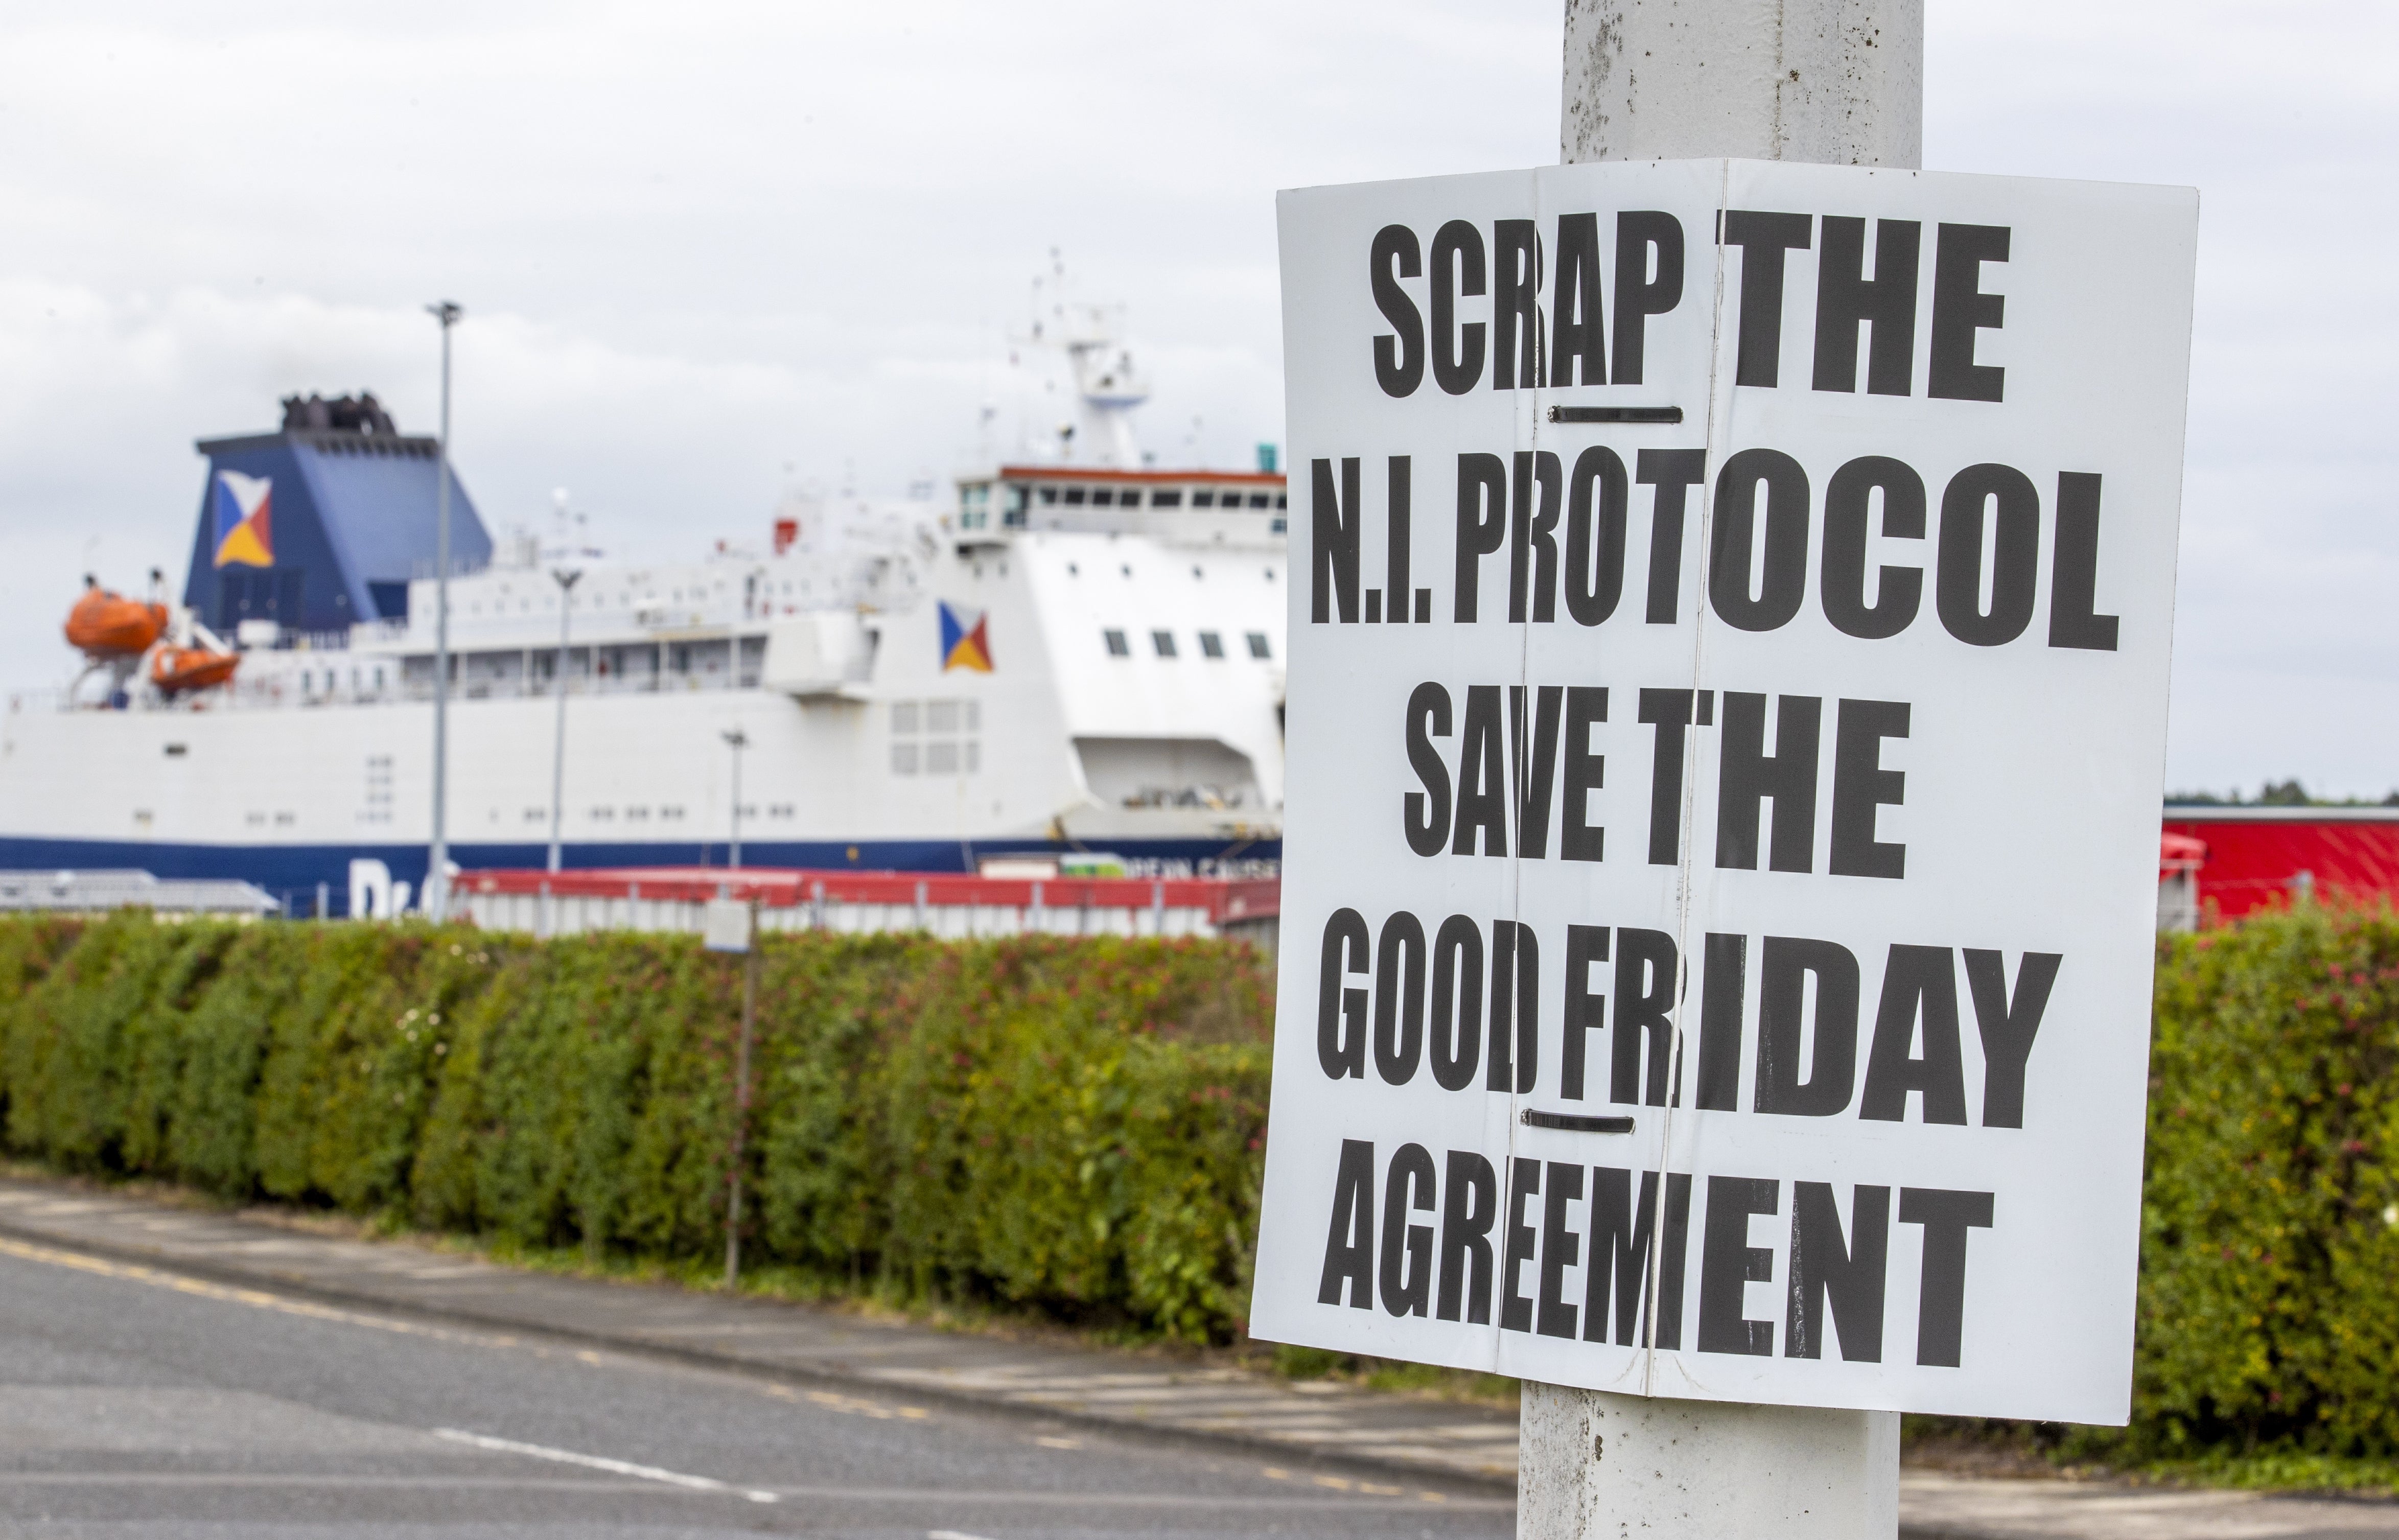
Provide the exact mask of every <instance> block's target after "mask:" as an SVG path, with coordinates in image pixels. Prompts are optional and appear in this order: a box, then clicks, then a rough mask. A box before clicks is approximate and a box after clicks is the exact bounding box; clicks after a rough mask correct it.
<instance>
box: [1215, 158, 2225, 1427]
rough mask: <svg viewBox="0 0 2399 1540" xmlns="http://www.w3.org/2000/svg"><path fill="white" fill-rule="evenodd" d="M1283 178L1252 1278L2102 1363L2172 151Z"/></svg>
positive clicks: (2132, 1108)
mask: <svg viewBox="0 0 2399 1540" xmlns="http://www.w3.org/2000/svg"><path fill="white" fill-rule="evenodd" d="M1280 211H1281V241H1282V257H1283V268H1284V292H1285V312H1284V322H1285V338H1284V342H1285V358H1286V360H1287V368H1288V369H1289V371H1290V381H1289V399H1290V418H1291V429H1290V431H1291V440H1292V450H1293V459H1294V472H1295V476H1296V478H1297V480H1298V481H1299V486H1298V488H1296V489H1295V490H1297V491H1299V492H1300V493H1301V507H1300V508H1296V509H1295V510H1294V511H1295V512H1297V513H1299V515H1300V516H1299V518H1298V520H1296V521H1295V523H1294V532H1293V536H1294V547H1295V548H1294V562H1293V564H1292V576H1293V581H1292V583H1291V585H1290V588H1291V602H1292V604H1293V615H1292V633H1291V634H1292V639H1293V640H1292V644H1291V655H1290V674H1289V679H1290V690H1289V725H1288V729H1287V731H1288V754H1289V763H1290V766H1291V782H1290V793H1289V806H1288V808H1287V810H1286V813H1287V828H1288V831H1289V832H1288V835H1287V839H1286V844H1285V856H1286V875H1285V889H1284V898H1283V912H1284V925H1285V934H1284V945H1283V949H1282V954H1281V965H1280V966H1281V1009H1280V1012H1279V1020H1280V1021H1281V1031H1280V1032H1279V1033H1278V1036H1277V1043H1276V1050H1275V1052H1276V1063H1275V1096H1274V1103H1273V1114H1272V1124H1271V1128H1270V1131H1269V1136H1268V1141H1267V1182H1266V1190H1265V1203H1264V1210H1263V1213H1262V1217H1261V1226H1260V1236H1259V1261H1258V1270H1257V1283H1256V1291H1255V1298H1254V1311H1253V1317H1252V1327H1251V1329H1252V1331H1253V1334H1254V1335H1257V1336H1260V1337H1263V1338H1267V1339H1268V1340H1282V1341H1291V1342H1299V1343H1308V1344H1316V1345H1321V1346H1325V1347H1329V1348H1334V1349H1335V1350H1340V1351H1349V1352H1358V1353H1366V1354H1373V1355H1375V1356H1378V1357H1386V1358H1403V1359H1415V1360H1418V1361H1425V1362H1431V1363H1442V1364H1450V1365H1454V1366H1457V1367H1464V1368H1477V1369H1487V1370H1496V1371H1500V1372H1505V1373H1511V1374H1515V1375H1520V1376H1524V1377H1530V1378H1538V1379H1543V1380H1549V1381H1552V1382H1555V1383H1560V1384H1568V1385H1585V1386H1589V1387H1592V1388H1601V1389H1613V1390H1625V1391H1634V1392H1643V1393H1648V1394H1654V1395H1666V1396H1682V1397H1702V1398H1723V1399H1731V1400H1742V1401H1752V1402H1765V1403H1780V1404H1793V1405H1818V1406H1861V1407H1873V1408H1882V1409H1891V1410H1906V1411H1922V1412H1950V1413H1956V1414H1962V1415H2006V1416H2034V1417H2044V1418H2060V1419H2068V1420H2087V1421H2109V1420H2121V1416H2122V1415H2123V1412H2124V1408H2125V1403H2126V1400H2127V1381H2128V1372H2129V1363H2130V1352H2131V1325H2132V1290H2133V1282H2134V1268H2135V1260H2136V1250H2135V1248H2136V1239H2137V1230H2136V1225H2137V1208H2138V1182H2139V1160H2140V1145H2141V1137H2140V1136H2141V1126H2142V1108H2143V1098H2144V1095H2145V1078H2146V1024H2147V1016H2146V1007H2147V997H2148V983H2147V971H2148V953H2149V942H2148V927H2149V925H2150V917H2151V913H2152V904H2153V898H2154V895H2153V892H2152V890H2151V888H2150V884H2151V883H2152V881H2153V878H2154V867H2153V859H2154V848H2153V846H2154V840H2155V831H2156V827H2157V825H2156V818H2157V807H2158V797H2159V790H2160V777H2161V773H2162V743H2163V725H2164V684H2165V677H2166V663H2167V651H2166V649H2167V643H2168V641H2169V637H2170V626H2171V615H2172V581H2173V556H2174V537H2175V520H2176V516H2177V511H2178V507H2179V493H2180V483H2179V465H2180V445H2181V433H2182V392H2183V386H2184V380H2185V376H2186V373H2187V368H2188V351H2189V290H2190V272H2191V266H2192V260H2191V259H2192V250H2193V246H2194V239H2195V206H2194V204H2193V201H2192V199H2191V196H2190V195H2189V193H2188V192H2185V191H2181V190H2175V189H2159V188H2139V187H2110V186H2101V185H2096V184H2088V183H2057V182H2027V181H2022V180H2017V179H2004V178H1977V177H1955V176H1934V175H1925V174H1922V173H1912V172H1889V171H1877V170H1866V169H1854V168H1823V167H1800V166H1785V165H1768V164H1763V163H1755V162H1723V161H1711V162H1659V163H1642V164H1624V163H1617V164H1601V165H1586V166H1578V167H1564V168H1554V169H1543V170H1540V171H1536V172H1515V173H1506V174H1500V175H1493V176H1486V177H1453V178H1440V179H1429V180H1426V181H1421V182H1394V183H1386V184H1380V185H1375V186H1367V187H1347V188H1320V189H1312V190H1309V191H1308V192H1304V193H1296V194H1286V195H1284V196H1283V198H1282V200H1281V210H1280ZM1720 234H1721V236H1722V237H1723V238H1722V239H1719V238H1718V236H1719V235H1720ZM1911 254H1912V256H1913V264H1912V266H1911V263H1910V258H1911ZM1777 276H1779V277H1780V279H1781V280H1782V281H1781V286H1780V293H1779V295H1778V294H1775V293H1774V292H1772V285H1771V284H1769V282H1768V279H1769V277H1777ZM1845 334H1846V341H1845V340H1844V337H1845ZM1903 344H1904V345H1903ZM1845 360H1846V362H1845ZM1845 369H1846V376H1845V373H1844V370H1845ZM1558 403H1563V404H1568V405H1574V406H1600V407H1637V408H1647V409H1655V408H1658V407H1661V406H1672V407H1677V408H1680V409H1682V412H1683V415H1684V419H1685V420H1684V421H1683V422H1681V423H1676V424H1666V423H1658V422H1652V421H1643V422H1637V423H1622V424H1601V425H1594V424H1591V423H1585V422H1575V423H1552V422H1550V421H1549V418H1548V414H1547V410H1546V409H1547V408H1548V407H1549V406H1550V405H1552V404H1558ZM1911 489H1913V490H1911ZM1527 1109H1538V1110H1540V1111H1542V1112H1544V1113H1549V1114H1559V1113H1563V1114H1569V1115H1573V1114H1593V1113H1601V1114H1623V1115H1629V1116H1631V1117H1632V1118H1633V1123H1634V1129H1633V1132H1632V1133H1631V1134H1629V1135H1626V1134H1606V1133H1594V1132H1585V1131H1575V1130H1574V1129H1572V1128H1553V1127H1549V1126H1539V1127H1529V1126H1527V1125H1525V1123H1524V1122H1523V1121H1522V1114H1523V1113H1524V1112H1525V1110H1527Z"/></svg>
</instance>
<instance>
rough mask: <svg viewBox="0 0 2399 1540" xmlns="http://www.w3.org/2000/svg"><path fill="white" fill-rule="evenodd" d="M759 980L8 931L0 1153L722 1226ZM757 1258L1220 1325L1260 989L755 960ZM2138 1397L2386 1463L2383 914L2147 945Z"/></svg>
mask: <svg viewBox="0 0 2399 1540" xmlns="http://www.w3.org/2000/svg"><path fill="white" fill-rule="evenodd" d="M737 969H738V965H737V964H736V963H735V962H733V961H732V960H730V959H726V958H722V957H715V956H711V955H709V954H707V953H704V952H700V951H699V950H698V947H697V946H696V945H695V944H693V943H692V942H691V941H689V940H687V939H674V938H661V937H623V936H618V937H606V938H585V939H574V940H567V941H560V942H555V943H551V944H548V945H536V944H535V943H532V942H529V941H525V940H523V939H508V938H495V937H490V936H484V935H480V934H478V933H475V932H472V931H468V930H431V929H427V928H423V927H410V926H401V927H386V926H379V925H322V926H319V925H245V926H235V925H159V924H154V923H152V922H150V921H148V920H145V919H142V918H139V917H136V916H132V915H125V916H120V917H117V918H114V919H110V920H107V921H104V922H99V923H94V924H90V925H74V924H65V923H59V922H49V921H21V920H20V921H12V922H7V923H0V1100H4V1101H5V1124H4V1125H0V1135H4V1136H5V1139H6V1141H7V1145H8V1146H9V1147H10V1148H12V1149H14V1150H17V1151H20V1152H22V1153H24V1154H27V1155H35V1156H38V1157H39V1158H41V1159H43V1160H46V1161H48V1162H51V1163H53V1164H56V1165H61V1166H65V1167H68V1168H72V1169H88V1170H93V1171H107V1172H134V1173H146V1174H151V1175H156V1176H160V1177H166V1178H171V1179H174V1180H178V1181H182V1182H191V1183H194V1184H197V1185H199V1186H202V1187H206V1188H209V1189H210V1190H212V1191H215V1192H219V1193H224V1194H227V1195H230V1196H252V1195H264V1196H271V1197H277V1198H284V1199H291V1200H298V1201H304V1202H318V1203H327V1204H332V1205H336V1206H338V1207H340V1208H343V1209H347V1210H349V1211H352V1212H356V1213H384V1212H396V1213H398V1214H400V1215H402V1216H405V1217H407V1218H409V1219H411V1220H413V1221H414V1222H416V1223H422V1224H426V1225H431V1226H438V1227H442V1228H448V1229H455V1230H464V1231H472V1232H477V1233H481V1234H484V1235H488V1236H498V1237H506V1238H508V1239H512V1240H516V1241H519V1242H522V1243H524V1244H527V1245H537V1246H564V1245H575V1244H581V1245H585V1246H588V1247H591V1248H594V1249H608V1250H613V1251H617V1252H620V1253H621V1252H631V1253H638V1254H642V1255H645V1256H655V1257H678V1256H707V1255H710V1254H712V1253H713V1251H714V1250H716V1248H717V1247H719V1246H720V1245H721V1244H722V1241H721V1230H720V1223H721V1216H722V1213H723V1207H722V1205H723V1201H724V1192H725V1156H726V1154H727V1148H726V1141H725V1135H726V1130H727V1128H728V1127H729V1123H728V1112H729V1109H728V1104H727V1096H728V1090H729V1086H730V1081H731V1075H730V1070H729V1063H730V1055H731V1046H730V1045H731V1028H732V1024H733V1022H734V1020H735V1010H736V1006H737V1003H738V999H739V994H738V990H739V973H738V971H737ZM764 979H765V986H764V989H763V991H762V995H761V999H762V1007H761V1012H760V1016H761V1032H760V1051H759V1060H758V1069H757V1075H758V1085H759V1104H758V1113H757V1120H756V1122H755V1124H754V1126H753V1128H754V1133H753V1138H752V1142H751V1145H750V1157H749V1164H750V1170H749V1173H748V1177H749V1181H750V1182H751V1184H752V1186H751V1190H752V1192H753V1193H754V1194H756V1195H757V1197H756V1201H755V1206H754V1209H752V1212H753V1214H754V1215H755V1216H756V1224H755V1227H754V1230H753V1237H754V1238H753V1239H752V1243H751V1244H752V1254H753V1255H761V1256H763V1257H764V1258H766V1259H768V1260H772V1261H777V1262H780V1263H787V1264H791V1265H794V1266H797V1267H801V1268H806V1269H808V1270H811V1271H813V1272H816V1273H820V1274H822V1275H825V1276H828V1277H844V1278H849V1279H856V1280H861V1281H864V1280H882V1281H883V1282H885V1283H886V1284H888V1285H890V1286H893V1287H897V1288H899V1289H901V1290H904V1291H906V1292H909V1293H911V1294H914V1295H918V1296H922V1295H925V1294H928V1293H932V1292H935V1291H943V1292H947V1293H950V1294H952V1295H954V1296H955V1295H960V1294H964V1295H971V1296H976V1297H982V1298H989V1299H996V1300H1002V1301H1007V1302H1011V1303H1014V1304H1023V1305H1026V1306H1030V1307H1033V1308H1036V1309H1038V1310H1041V1311H1044V1312H1047V1313H1050V1314H1052V1315H1055V1316H1059V1317H1064V1318H1067V1319H1076V1320H1109V1321H1116V1322H1119V1323H1124V1324H1128V1325H1131V1326H1132V1327H1135V1328H1137V1329H1139V1330H1143V1331H1152V1332H1159V1333H1166V1334H1171V1335H1174V1336H1178V1337H1182V1338H1186V1339H1192V1340H1198V1339H1221V1338H1223V1337H1225V1336H1226V1335H1227V1334H1228V1333H1230V1332H1232V1331H1235V1330H1236V1329H1237V1327H1238V1323H1239V1321H1240V1318H1241V1317H1242V1316H1243V1315H1244V1313H1245V1310H1246V1301H1247V1290H1248V1270H1249V1265H1250V1254H1251V1248H1252V1245H1253V1243H1254V1236H1255V1232H1256V1215H1255V1203H1256V1194H1257V1186H1258V1175H1259V1160H1260V1155H1259V1146H1260V1140H1261V1137H1262V1134H1263V1131H1264V1127H1265V1114H1266V1099H1267V1047H1266V1039H1267V1032H1268V1020H1269V1006H1268V993H1269V983H1268V979H1267V975H1266V970H1265V969H1264V968H1263V967H1262V966H1260V964H1259V962H1258V961H1257V960H1256V959H1255V958H1254V957H1253V956H1252V954H1251V953H1249V952H1247V951H1246V950H1244V949H1240V948H1231V947H1224V946H1218V945H1213V944H1198V943H1165V944H1160V943H1154V942H1130V941H1118V940H1091V941H1064V940H1051V939H1027V940H1023V941H1014V942H1005V943H986V944H972V945H954V944H947V943H939V942H932V941H927V940H922V939H913V938H900V937H873V938H855V939H843V938H835V937H819V936H794V937H788V938H786V937H778V938H775V939H772V940H771V941H770V942H769V944H768V946H767V949H766V953H765V964H764ZM2157 979H2158V982H2157V1016H2156V1031H2155V1042H2154V1047H2153V1049H2152V1054H2151V1082H2150V1094H2149V1146H2148V1179H2147V1201H2146V1204H2145V1207H2144V1214H2143V1223H2144V1235H2143V1238H2142V1263H2141V1297H2140V1351H2139V1356H2138V1359H2137V1363H2136V1366H2135V1386H2134V1410H2135V1420H2134V1423H2133V1425H2132V1426H2131V1427H2130V1428H2128V1429H2125V1430H2123V1431H2122V1432H2115V1431H2103V1430H2088V1431H2086V1432H2083V1433H2080V1434H2078V1435H2075V1436H2074V1438H2073V1439H2071V1440H2069V1442H2070V1444H2071V1446H2072V1447H2073V1448H2074V1449H2075V1450H2076V1451H2077V1452H2095V1453H2103V1454H2110V1455H2113V1456H2116V1457H2119V1458H2128V1459H2175V1458H2189V1457H2193V1456H2196V1455H2200V1454H2202V1453H2204V1452H2210V1451H2215V1452H2223V1451H2228V1450H2230V1451H2257V1450H2268V1449H2288V1450H2303V1451H2309V1452H2316V1453H2321V1454H2326V1455H2334V1456H2353V1457H2363V1458H2369V1459H2389V1458H2391V1457H2392V1456H2393V1455H2399V1394H2394V1391H2393V1386H2394V1385H2399V1179H2394V1175H2393V1156H2394V1155H2399V920H2394V919H2393V917H2392V915H2391V914H2390V913H2389V912H2387V911H2386V912H2374V913H2362V912H2331V911H2326V910H2322V909H2301V910H2299V911H2297V912H2288V913H2278V914H2270V915H2265V916H2261V917H2257V918H2254V919H2251V920H2249V921H2247V922H2245V923H2243V924H2242V925H2238V926H2235V927H2230V928H2224V929H2218V930H2214V931H2210V932H2206V933H2204V934H2202V935H2198V936H2188V937H2177V938H2172V939H2162V940H2161V942H2160V950H2159V961H2158V974H2157Z"/></svg>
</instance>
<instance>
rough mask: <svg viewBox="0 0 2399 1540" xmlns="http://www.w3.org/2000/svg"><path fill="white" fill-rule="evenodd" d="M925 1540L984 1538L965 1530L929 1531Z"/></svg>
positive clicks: (978, 1539)
mask: <svg viewBox="0 0 2399 1540" xmlns="http://www.w3.org/2000/svg"><path fill="white" fill-rule="evenodd" d="M925 1540H983V1536H982V1535H980V1534H969V1533H967V1532H966V1531H964V1530H927V1531H926V1532H925Z"/></svg>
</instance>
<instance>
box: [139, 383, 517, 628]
mask: <svg viewBox="0 0 2399 1540" xmlns="http://www.w3.org/2000/svg"><path fill="white" fill-rule="evenodd" d="M282 406H283V422H282V426H280V427H279V428H278V430H277V431H275V432H273V433H259V434H250V435H246V436H242V437H238V438H230V439H202V440H201V441H200V442H199V444H198V445H197V448H198V449H199V452H200V453H202V454H205V455H207V456H208V458H209V474H208V480H207V482H206V483H205V484H204V485H203V486H202V487H201V490H200V516H199V527H198V529H197V531H195V532H194V534H193V538H192V564H191V575H190V576H189V577H188V578H186V579H185V580H184V584H183V602H184V603H185V604H186V605H187V606H189V607H190V608H191V610H192V611H193V613H194V614H196V615H199V616H201V617H202V618H203V619H204V620H205V621H206V623H207V624H209V625H210V626H211V627H213V628H215V629H217V630H218V631H220V632H223V633H224V634H226V635H228V636H233V635H238V634H240V632H241V629H242V627H243V625H244V624H245V623H250V624H251V626H252V628H253V629H264V626H266V625H272V626H274V627H276V628H278V631H279V632H306V631H346V630H347V629H348V628H350V627H351V626H352V625H354V624H356V623H358V622H359V621H372V620H404V619H406V618H407V616H408V585H409V582H410V580H411V579H412V578H415V577H418V576H424V575H427V574H430V573H431V571H432V568H433V563H434V560H435V538H434V537H435V530H434V525H435V521H436V519H437V512H436V510H437V506H438V504H439V501H440V500H439V498H438V496H437V495H436V493H437V490H438V486H437V483H438V481H439V479H440V453H439V450H440V446H439V444H438V443H437V441H436V440H434V439H430V438H426V437H412V436H410V435H407V434H404V433H401V432H400V428H399V426H398V425H397V424H396V423H394V422H393V420H392V416H391V413H390V412H387V411H386V410H385V408H384V406H383V405H382V403H381V402H379V401H377V400H376V399H375V398H374V395H373V392H371V391H361V392H359V394H358V395H356V396H339V397H334V398H332V399H326V398H325V397H323V396H313V395H312V396H306V397H302V396H291V397H288V398H286V399H284V401H283V403H282ZM450 509H451V515H450V517H451V534H450V548H451V561H452V571H453V572H454V573H456V572H472V571H475V570H478V569H480V568H482V567H485V566H488V565H490V564H491V560H492V537H491V535H490V534H489V533H488V532H487V531H486V530H485V529H484V528H483V521H482V520H481V518H479V517H477V515H476V513H475V506H474V504H473V503H472V502H470V501H469V500H468V496H467V491H466V488H465V487H463V486H462V485H460V484H459V481H458V477H457V471H456V468H455V467H454V466H453V467H452V470H451V475H450Z"/></svg>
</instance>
